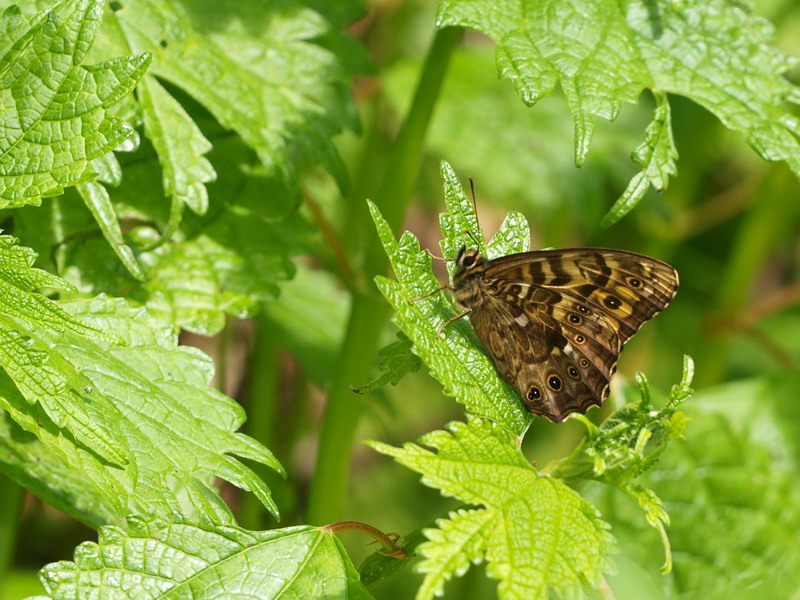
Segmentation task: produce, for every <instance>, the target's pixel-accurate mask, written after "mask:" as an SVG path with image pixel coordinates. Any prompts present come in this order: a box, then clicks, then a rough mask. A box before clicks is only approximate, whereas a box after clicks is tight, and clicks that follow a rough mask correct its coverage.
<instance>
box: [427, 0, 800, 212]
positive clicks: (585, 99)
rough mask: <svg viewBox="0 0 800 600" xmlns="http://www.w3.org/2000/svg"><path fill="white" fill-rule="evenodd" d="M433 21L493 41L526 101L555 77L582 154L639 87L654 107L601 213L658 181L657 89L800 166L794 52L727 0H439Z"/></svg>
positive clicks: (663, 149)
mask: <svg viewBox="0 0 800 600" xmlns="http://www.w3.org/2000/svg"><path fill="white" fill-rule="evenodd" d="M437 24H438V25H439V26H440V27H444V26H450V25H455V26H462V27H470V28H472V29H476V30H478V31H481V32H483V33H485V34H486V35H488V36H489V37H491V38H492V39H493V40H494V41H495V42H496V43H497V53H496V54H497V68H498V71H499V72H500V75H501V76H502V77H505V78H507V79H510V80H511V81H512V83H513V84H514V86H515V87H516V89H517V92H518V93H519V95H520V97H521V98H522V100H523V101H524V102H525V103H527V104H529V105H533V104H536V102H538V101H539V100H540V99H541V98H543V97H544V96H546V95H548V94H550V93H551V92H552V91H553V89H554V88H555V86H556V85H557V84H560V86H561V89H562V91H563V93H564V97H565V99H566V102H567V105H568V106H569V108H570V110H571V112H572V115H573V118H574V121H575V141H574V147H575V152H574V154H575V163H576V165H578V166H580V165H581V164H583V162H584V160H585V158H586V154H587V152H588V150H589V145H590V142H591V139H592V134H593V132H594V120H595V118H596V117H602V118H605V119H614V118H615V117H616V116H617V114H618V113H619V111H620V109H621V107H622V105H623V104H624V103H626V102H635V101H636V100H637V99H638V98H639V96H640V95H641V94H642V92H643V91H644V90H645V89H649V90H651V91H652V92H653V95H654V96H655V99H656V109H655V114H654V117H653V121H652V123H651V124H650V125H648V127H647V130H646V132H645V141H644V143H643V144H642V146H640V147H639V148H637V149H636V151H635V153H634V157H633V159H634V161H635V162H636V163H638V164H639V165H641V166H642V168H643V170H642V171H641V173H639V174H638V175H636V176H635V177H634V179H633V180H632V181H631V184H630V185H629V186H628V189H627V190H626V191H625V192H624V193H623V195H622V197H621V198H620V199H619V200H618V201H617V203H616V204H615V205H614V207H613V208H612V209H611V211H610V212H609V214H608V215H607V216H606V218H605V220H604V225H610V224H611V223H613V222H615V221H617V220H619V219H620V218H621V217H622V216H623V215H624V214H625V213H626V212H628V211H629V210H630V209H631V208H633V206H634V205H635V204H636V203H637V202H638V201H639V200H640V199H641V198H642V196H643V195H644V193H645V192H646V191H647V189H648V188H649V187H651V186H652V187H654V188H655V189H656V190H662V189H664V188H665V187H666V185H667V178H668V177H669V176H671V175H672V174H674V171H675V168H674V159H675V158H676V156H677V153H676V151H675V146H674V143H673V140H672V133H671V124H670V121H669V104H668V100H667V96H666V94H676V95H680V96H684V97H687V98H689V99H691V100H693V101H694V102H697V103H698V104H700V105H701V106H703V107H704V108H706V109H707V110H709V111H710V112H712V113H713V114H714V115H715V116H716V117H717V118H718V119H719V120H720V121H721V122H722V123H723V124H724V125H725V126H726V127H728V128H729V129H732V130H735V131H738V132H740V133H741V134H742V135H743V136H744V138H745V140H746V141H747V143H748V144H750V146H751V147H752V148H753V149H754V150H755V151H756V152H758V154H759V155H761V157H762V158H764V159H765V160H772V161H786V162H787V164H788V165H789V166H790V168H791V169H792V170H793V171H794V172H795V174H796V175H800V143H798V141H799V140H798V137H800V125H799V124H798V120H797V118H796V117H795V116H794V115H792V113H791V112H790V110H788V109H787V107H786V106H785V104H786V103H787V102H791V103H794V104H797V103H798V102H800V91H799V90H798V87H797V86H796V85H794V84H792V83H791V82H790V81H789V80H788V79H786V78H785V77H784V73H785V72H786V70H787V69H788V68H789V67H790V66H792V65H793V64H794V61H793V60H792V59H790V58H789V57H787V56H785V55H784V54H782V53H781V52H780V51H778V50H777V49H776V48H775V47H774V46H772V45H771V43H772V39H773V37H774V31H773V27H772V25H770V24H769V22H767V21H766V20H765V19H762V18H759V17H757V16H756V15H754V14H751V13H750V12H748V10H747V9H746V8H745V7H743V6H742V4H731V3H730V2H726V1H725V0H685V1H682V2H670V1H668V0H655V1H652V2H651V1H648V0H635V1H632V2H624V3H619V2H615V1H614V0H599V1H597V2H582V1H580V0H566V1H565V0H542V1H539V2H528V1H527V0H499V1H498V0H443V1H442V2H440V3H439V7H438V14H437Z"/></svg>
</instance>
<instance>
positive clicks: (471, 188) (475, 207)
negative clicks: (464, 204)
mask: <svg viewBox="0 0 800 600" xmlns="http://www.w3.org/2000/svg"><path fill="white" fill-rule="evenodd" d="M467 179H469V191H470V192H471V193H472V210H473V211H474V213H475V222H476V223H477V224H478V228H479V229H480V228H481V221H480V219H478V201H477V200H476V199H475V182H474V181H473V180H472V176H469V177H467ZM465 233H467V234H468V235H469V237H471V238H472V241H473V242H475V246H476V247H477V248H478V249H480V247H481V244H480V242H479V241H478V239H477V238H476V237H475V235H474V234H473V233H472V232H471V231H469V230H468V231H466V232H465Z"/></svg>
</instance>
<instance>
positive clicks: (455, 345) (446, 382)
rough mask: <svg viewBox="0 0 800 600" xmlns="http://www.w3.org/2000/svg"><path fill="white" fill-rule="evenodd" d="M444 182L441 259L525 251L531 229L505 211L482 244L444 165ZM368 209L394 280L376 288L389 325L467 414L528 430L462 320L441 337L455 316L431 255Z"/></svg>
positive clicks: (513, 397)
mask: <svg viewBox="0 0 800 600" xmlns="http://www.w3.org/2000/svg"><path fill="white" fill-rule="evenodd" d="M442 177H443V179H444V186H445V201H446V203H447V208H448V212H447V213H445V214H443V215H442V216H441V224H442V234H443V236H444V239H443V240H442V250H443V251H444V253H445V256H450V257H454V256H455V254H456V253H457V252H458V250H459V249H460V248H461V247H462V246H465V245H466V246H470V247H475V246H476V245H480V247H481V249H482V250H484V249H485V251H486V255H487V256H488V257H489V258H494V257H495V256H500V255H503V254H509V253H513V252H521V251H524V250H526V249H527V247H528V244H529V240H530V234H529V231H528V224H527V222H526V221H525V219H524V217H523V216H522V215H520V214H518V213H512V214H510V215H509V216H508V217H507V218H506V220H505V222H504V223H503V225H502V226H501V228H500V231H499V232H498V233H497V234H496V235H495V236H494V238H493V239H492V240H491V241H490V242H489V244H488V245H486V244H485V242H484V241H483V232H482V230H481V229H480V227H479V225H478V222H477V219H476V217H475V209H474V207H473V205H472V202H471V200H468V199H467V197H466V195H465V194H464V191H463V189H462V188H461V185H460V184H459V182H458V179H457V178H456V175H455V173H454V172H453V170H452V169H451V167H450V165H448V164H447V163H443V164H442ZM370 211H371V212H372V217H373V219H374V221H375V226H376V227H377V229H378V235H379V237H380V239H381V241H382V243H383V247H384V249H385V250H386V254H387V255H388V256H389V261H390V263H391V265H392V268H393V270H394V273H395V276H396V277H397V281H394V280H391V279H388V278H385V277H378V278H376V283H377V285H378V288H379V289H380V290H381V293H383V295H384V296H385V297H386V299H387V300H388V301H389V303H390V304H391V305H392V307H393V308H394V310H395V315H394V317H393V321H394V322H395V323H396V324H397V326H398V327H399V328H400V329H401V330H402V331H403V333H405V335H406V336H408V338H409V339H410V340H411V341H413V342H414V346H413V350H414V352H415V353H416V354H417V355H418V356H419V357H420V358H421V359H422V361H423V362H424V363H425V364H426V365H427V366H428V368H429V369H430V370H431V373H432V374H433V376H434V377H435V378H436V379H438V380H439V381H440V382H441V383H442V385H443V386H444V392H445V394H447V395H450V396H455V397H456V399H457V400H458V401H459V402H461V403H463V404H464V405H465V406H466V407H467V410H468V411H469V412H470V413H472V414H475V415H479V416H484V417H489V418H491V419H493V420H495V421H498V422H500V423H503V424H504V425H505V426H506V427H508V428H509V429H511V430H512V431H514V432H515V433H522V432H523V431H525V430H526V429H527V427H528V425H529V424H530V422H531V419H532V417H531V415H530V414H529V413H528V412H527V411H526V410H525V409H524V407H523V405H522V400H521V399H520V397H519V395H518V394H517V393H516V391H514V389H513V388H512V387H511V386H509V385H508V384H507V383H505V382H504V381H503V380H502V379H501V378H500V377H499V375H498V374H497V371H496V370H495V368H494V365H492V362H491V360H490V359H489V357H488V356H487V355H486V353H485V352H483V350H482V349H481V346H480V343H479V342H478V340H477V338H476V337H475V334H474V332H473V331H472V328H471V327H470V326H469V325H468V324H467V323H465V322H464V321H463V319H459V320H457V321H455V322H453V323H450V324H449V325H447V326H446V327H445V328H444V329H443V330H442V331H441V335H439V330H440V328H441V327H442V326H444V324H445V323H447V321H448V320H449V319H451V318H453V317H455V316H456V315H457V314H458V313H457V312H456V310H455V309H454V307H453V305H452V302H451V301H450V300H449V299H448V296H447V294H446V293H445V292H444V291H442V292H441V293H433V292H435V290H436V289H437V288H440V287H441V285H440V284H439V282H438V281H437V280H436V277H435V276H434V274H433V271H432V269H431V257H430V255H429V254H427V253H426V252H423V251H422V250H421V249H420V246H419V241H418V240H417V238H416V237H414V236H413V235H412V234H411V233H409V232H405V233H404V234H403V235H402V236H401V238H400V241H399V242H398V241H397V240H395V238H394V235H393V234H392V231H391V229H390V228H389V226H388V224H387V223H386V222H385V221H384V220H383V217H381V215H380V213H379V211H378V209H377V208H376V207H375V205H373V204H372V203H370ZM428 294H430V296H429V297H427V298H422V297H423V296H426V295H428Z"/></svg>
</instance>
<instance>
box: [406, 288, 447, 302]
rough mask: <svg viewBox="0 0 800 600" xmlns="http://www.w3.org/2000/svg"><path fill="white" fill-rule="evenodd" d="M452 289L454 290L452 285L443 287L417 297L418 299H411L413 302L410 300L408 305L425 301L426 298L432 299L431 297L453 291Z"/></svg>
mask: <svg viewBox="0 0 800 600" xmlns="http://www.w3.org/2000/svg"><path fill="white" fill-rule="evenodd" d="M452 289H453V286H452V285H443V286H442V287H438V288H436V289H435V290H433V291H432V292H429V293H427V294H424V295H422V296H417V297H416V298H411V300H409V301H408V303H409V304H411V303H412V302H417V301H418V300H424V299H425V298H430V297H431V296H434V295H436V294H438V293H439V292H441V291H444V290H452Z"/></svg>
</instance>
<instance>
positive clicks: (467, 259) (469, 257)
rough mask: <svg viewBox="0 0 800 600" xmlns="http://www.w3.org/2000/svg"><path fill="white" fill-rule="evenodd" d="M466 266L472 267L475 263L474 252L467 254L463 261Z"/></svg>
mask: <svg viewBox="0 0 800 600" xmlns="http://www.w3.org/2000/svg"><path fill="white" fill-rule="evenodd" d="M461 264H462V265H464V266H465V267H471V266H472V265H474V264H475V257H474V256H473V255H472V254H467V255H466V256H465V257H464V258H463V259H462V261H461Z"/></svg>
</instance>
